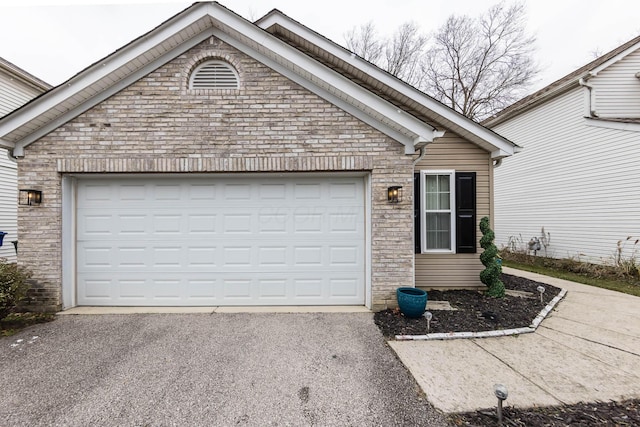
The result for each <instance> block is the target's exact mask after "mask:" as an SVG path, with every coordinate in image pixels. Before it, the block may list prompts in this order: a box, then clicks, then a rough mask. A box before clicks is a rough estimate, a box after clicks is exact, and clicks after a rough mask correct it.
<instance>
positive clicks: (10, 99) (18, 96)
mask: <svg viewBox="0 0 640 427" xmlns="http://www.w3.org/2000/svg"><path fill="white" fill-rule="evenodd" d="M41 93H42V91H39V90H36V89H34V88H33V87H31V86H29V85H27V84H25V83H23V82H22V81H20V80H19V79H17V78H15V77H11V76H9V75H8V74H6V73H4V72H3V71H2V70H0V117H2V116H6V115H7V114H9V113H10V112H12V111H13V110H15V109H16V108H18V107H21V106H22V105H24V104H26V103H27V102H28V101H30V100H31V99H33V98H35V97H36V96H38V95H40V94H41Z"/></svg>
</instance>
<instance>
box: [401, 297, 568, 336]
mask: <svg viewBox="0 0 640 427" xmlns="http://www.w3.org/2000/svg"><path fill="white" fill-rule="evenodd" d="M566 294H567V290H566V289H561V290H560V293H559V294H558V295H556V296H555V298H553V299H552V300H551V301H549V304H547V305H546V307H545V308H543V309H542V311H540V313H539V314H538V315H537V316H536V318H535V319H533V321H532V322H531V325H529V326H528V327H526V328H515V329H500V330H495V331H482V332H439V333H434V334H425V335H396V340H397V341H426V340H452V339H461V338H490V337H505V336H508V335H520V334H530V333H531V332H535V331H536V329H538V326H540V323H541V322H542V320H543V319H544V318H545V317H547V315H549V313H550V312H551V310H553V308H554V307H555V306H556V304H558V302H560V300H561V299H562V298H564V296H565V295H566Z"/></svg>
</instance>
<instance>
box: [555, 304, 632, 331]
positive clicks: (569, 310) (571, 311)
mask: <svg viewBox="0 0 640 427" xmlns="http://www.w3.org/2000/svg"><path fill="white" fill-rule="evenodd" d="M561 304H562V311H561V312H559V313H556V314H555V316H556V317H560V318H563V319H567V320H571V321H574V322H578V323H582V324H585V325H593V326H595V327H597V328H599V329H604V330H608V331H615V332H619V333H621V334H627V335H632V336H637V337H640V315H629V314H626V313H621V312H619V311H617V310H616V308H617V305H615V304H610V305H609V306H608V307H607V305H606V304H605V305H602V306H601V307H597V308H595V307H593V306H592V305H585V304H582V303H577V302H575V300H574V301H571V299H567V301H564V302H563V303H561ZM638 310H640V307H638Z"/></svg>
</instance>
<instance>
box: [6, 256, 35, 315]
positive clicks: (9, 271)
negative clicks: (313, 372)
mask: <svg viewBox="0 0 640 427" xmlns="http://www.w3.org/2000/svg"><path fill="white" fill-rule="evenodd" d="M30 277H31V272H30V271H29V270H27V269H26V268H24V267H20V266H18V265H17V264H15V263H9V262H7V260H6V259H5V258H0V320H1V319H4V318H5V317H7V315H9V314H10V313H11V312H12V311H13V309H14V308H15V307H16V306H17V305H18V303H19V302H20V300H22V298H24V297H25V295H26V294H27V290H28V289H29V284H28V283H27V280H28V279H29V278H30Z"/></svg>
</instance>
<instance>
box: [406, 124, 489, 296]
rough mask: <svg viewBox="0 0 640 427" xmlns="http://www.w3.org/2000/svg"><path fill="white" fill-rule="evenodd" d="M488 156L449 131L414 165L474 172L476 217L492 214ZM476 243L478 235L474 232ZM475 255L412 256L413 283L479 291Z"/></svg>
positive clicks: (431, 168)
mask: <svg viewBox="0 0 640 427" xmlns="http://www.w3.org/2000/svg"><path fill="white" fill-rule="evenodd" d="M491 164H492V161H491V156H490V153H488V152H486V151H485V150H483V149H482V148H480V147H478V146H477V145H474V144H472V143H470V142H468V141H466V140H464V139H463V138H461V137H459V136H458V135H455V134H454V133H452V132H447V133H446V134H445V136H444V137H443V138H438V139H437V140H436V141H434V142H432V143H430V144H429V145H427V149H426V155H425V156H424V157H423V158H422V160H420V162H418V164H417V165H416V166H415V171H416V172H419V171H420V170H456V171H460V172H476V218H477V219H478V221H480V218H482V217H483V216H486V215H491V179H492V174H491V167H490V165H491ZM476 233H477V234H476V240H477V241H478V242H479V240H480V237H481V233H480V229H479V228H477V229H476ZM481 251H482V249H480V248H479V249H478V253H465V254H455V253H423V254H416V255H415V284H416V286H419V287H421V288H424V289H430V288H478V287H482V286H484V285H483V284H482V282H480V278H479V274H480V271H482V269H483V268H484V267H483V265H482V263H481V262H480V259H479V256H480V253H481Z"/></svg>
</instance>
